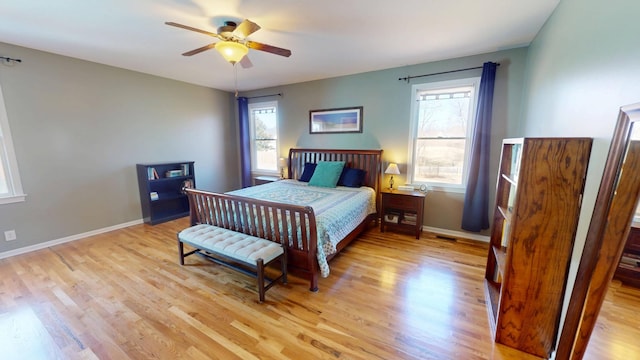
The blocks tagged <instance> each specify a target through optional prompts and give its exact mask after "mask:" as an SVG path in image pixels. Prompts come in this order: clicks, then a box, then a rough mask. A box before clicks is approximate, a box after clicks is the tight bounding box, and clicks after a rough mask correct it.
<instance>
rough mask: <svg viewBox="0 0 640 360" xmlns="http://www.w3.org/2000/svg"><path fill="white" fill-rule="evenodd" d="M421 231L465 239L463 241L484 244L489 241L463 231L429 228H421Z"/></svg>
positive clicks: (486, 238)
mask: <svg viewBox="0 0 640 360" xmlns="http://www.w3.org/2000/svg"><path fill="white" fill-rule="evenodd" d="M422 229H423V230H425V231H429V232H432V233H436V234H442V235H447V236H451V237H459V238H465V239H471V240H478V241H482V242H486V243H488V242H489V240H490V238H489V236H486V235H478V234H473V233H468V232H463V231H455V230H447V229H440V228H435V227H431V226H423V227H422Z"/></svg>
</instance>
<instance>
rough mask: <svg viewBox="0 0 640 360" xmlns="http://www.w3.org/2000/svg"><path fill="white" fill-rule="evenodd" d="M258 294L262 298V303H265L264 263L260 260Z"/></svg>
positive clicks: (258, 264) (258, 263)
mask: <svg viewBox="0 0 640 360" xmlns="http://www.w3.org/2000/svg"><path fill="white" fill-rule="evenodd" d="M257 266H258V271H257V273H258V274H257V275H258V294H259V296H260V302H264V292H265V290H264V261H263V260H262V259H258V261H257Z"/></svg>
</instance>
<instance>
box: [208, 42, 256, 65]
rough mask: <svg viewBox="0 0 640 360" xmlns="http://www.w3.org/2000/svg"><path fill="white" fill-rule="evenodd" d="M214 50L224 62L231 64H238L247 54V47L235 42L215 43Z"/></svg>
mask: <svg viewBox="0 0 640 360" xmlns="http://www.w3.org/2000/svg"><path fill="white" fill-rule="evenodd" d="M215 48H216V50H218V52H219V53H220V55H222V57H223V58H224V59H225V60H227V61H228V62H230V63H232V64H235V63H237V62H240V60H242V58H243V57H244V56H245V55H247V53H248V52H249V48H248V47H246V46H245V45H244V44H240V43H237V42H235V41H221V42H218V43H216V45H215Z"/></svg>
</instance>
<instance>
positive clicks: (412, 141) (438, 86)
mask: <svg viewBox="0 0 640 360" xmlns="http://www.w3.org/2000/svg"><path fill="white" fill-rule="evenodd" d="M465 86H471V87H472V88H473V90H472V91H471V92H472V93H471V101H470V103H469V120H468V125H467V129H466V131H467V133H466V137H465V150H464V162H463V170H462V182H461V184H449V183H439V182H424V181H416V180H415V179H414V167H413V164H414V162H415V159H414V156H415V152H416V151H415V147H416V142H417V139H418V136H417V135H418V134H417V133H418V122H419V119H418V116H419V114H418V110H419V106H418V94H419V93H421V92H424V91H434V90H445V89H451V88H459V87H465ZM479 88H480V77H479V76H474V77H468V78H461V79H454V80H444V81H435V82H428V83H420V84H414V85H413V86H411V110H410V123H409V124H410V126H409V141H408V143H409V148H408V152H407V182H408V183H409V184H410V185H412V186H414V187H420V186H421V185H425V186H427V188H428V189H429V190H433V191H443V192H452V193H464V192H465V191H466V186H467V181H468V178H469V161H470V159H471V141H472V135H473V130H474V127H475V117H476V111H477V108H478V90H479Z"/></svg>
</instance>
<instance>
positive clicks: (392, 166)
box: [384, 163, 400, 175]
mask: <svg viewBox="0 0 640 360" xmlns="http://www.w3.org/2000/svg"><path fill="white" fill-rule="evenodd" d="M384 173H385V174H391V175H400V169H398V164H396V163H389V166H387V170H385V171H384Z"/></svg>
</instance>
